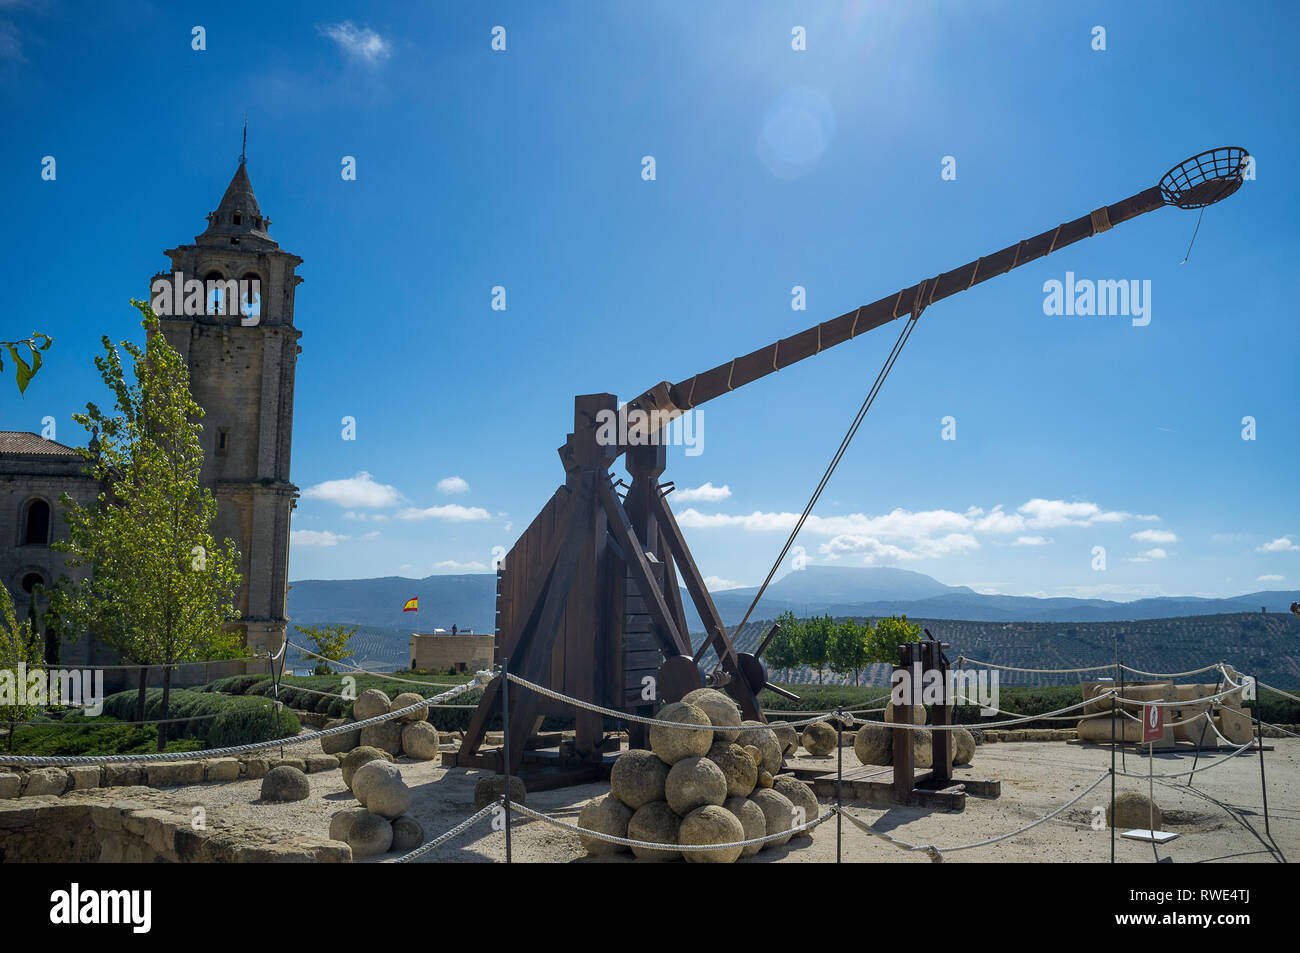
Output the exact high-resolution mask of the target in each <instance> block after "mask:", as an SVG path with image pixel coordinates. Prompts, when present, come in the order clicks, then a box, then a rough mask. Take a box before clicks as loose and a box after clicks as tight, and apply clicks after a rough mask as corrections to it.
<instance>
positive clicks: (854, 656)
mask: <svg viewBox="0 0 1300 953" xmlns="http://www.w3.org/2000/svg"><path fill="white" fill-rule="evenodd" d="M871 636H872V630H871V628H870V626H866V625H862V624H861V623H859V622H858V621H857V620H856V619H845V620H844V621H843V622H840V623H839V624H837V625H836V626H835V630H834V631H833V632H832V633H831V641H830V650H829V653H828V654H829V656H830V665H831V671H833V672H835V673H836V674H838V675H847V674H848V673H849V672H852V673H853V684H854V685H857V684H858V676H859V675H860V674H861V673H862V670H863V669H864V668H866V666H867V665H869V664H870V662H871V656H870V649H869V646H868V640H869V639H870V638H871Z"/></svg>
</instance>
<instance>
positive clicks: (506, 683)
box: [501, 658, 512, 864]
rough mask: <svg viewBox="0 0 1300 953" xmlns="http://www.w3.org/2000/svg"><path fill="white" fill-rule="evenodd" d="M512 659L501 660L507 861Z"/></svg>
mask: <svg viewBox="0 0 1300 953" xmlns="http://www.w3.org/2000/svg"><path fill="white" fill-rule="evenodd" d="M509 672H510V659H509V658H503V659H502V660H501V722H502V724H501V728H502V732H501V738H502V749H503V750H502V754H503V755H504V758H505V776H506V805H505V806H506V863H507V864H508V863H510V862H511V859H512V852H511V844H510V674H509Z"/></svg>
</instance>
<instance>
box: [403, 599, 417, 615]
mask: <svg viewBox="0 0 1300 953" xmlns="http://www.w3.org/2000/svg"><path fill="white" fill-rule="evenodd" d="M402 611H403V612H419V611H420V597H419V596H415V597H414V598H412V599H407V600H406V605H404V606H402Z"/></svg>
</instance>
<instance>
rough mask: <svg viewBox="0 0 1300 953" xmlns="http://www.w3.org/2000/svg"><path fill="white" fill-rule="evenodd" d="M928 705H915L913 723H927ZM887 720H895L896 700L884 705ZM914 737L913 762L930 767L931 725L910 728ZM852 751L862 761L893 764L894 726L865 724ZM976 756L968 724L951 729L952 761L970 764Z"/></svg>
mask: <svg viewBox="0 0 1300 953" xmlns="http://www.w3.org/2000/svg"><path fill="white" fill-rule="evenodd" d="M925 717H926V715H925V707H924V706H923V705H913V706H912V722H913V724H917V725H923V724H925ZM884 720H885V721H889V722H893V721H895V718H894V703H893V702H890V703H889V704H888V705H887V706H885V717H884ZM908 735H909V737H910V738H911V739H912V764H913V765H914V766H916V767H918V768H929V767H932V766H933V762H934V747H933V742H934V733H933V732H932V731H930V729H928V728H921V729H917V730H915V731H909V732H908ZM853 752H854V754H856V755H857V756H858V760H859V761H861V762H862V763H863V764H881V765H891V764H893V763H894V729H893V728H886V727H885V726H884V725H863V726H862V727H861V728H859V729H858V731H857V734H856V735H854V737H853ZM974 757H975V736H974V735H972V734H971V733H970V731H969V730H967V729H965V728H960V727H959V728H954V729H953V730H952V763H953V764H954V765H958V764H970V763H971V760H972V759H973V758H974Z"/></svg>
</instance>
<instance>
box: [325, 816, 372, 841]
mask: <svg viewBox="0 0 1300 953" xmlns="http://www.w3.org/2000/svg"><path fill="white" fill-rule="evenodd" d="M369 813H370V812H369V811H367V810H366V809H365V808H364V807H345V808H344V809H343V810H341V811H338V812H337V813H335V814H334V816H333V817H331V818H330V840H341V841H343V843H345V844H346V843H347V842H348V832H349V831H351V830H352V822H353V821H355V820H356V819H357V818H358V817H360V816H361V815H363V814H369Z"/></svg>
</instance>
